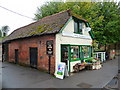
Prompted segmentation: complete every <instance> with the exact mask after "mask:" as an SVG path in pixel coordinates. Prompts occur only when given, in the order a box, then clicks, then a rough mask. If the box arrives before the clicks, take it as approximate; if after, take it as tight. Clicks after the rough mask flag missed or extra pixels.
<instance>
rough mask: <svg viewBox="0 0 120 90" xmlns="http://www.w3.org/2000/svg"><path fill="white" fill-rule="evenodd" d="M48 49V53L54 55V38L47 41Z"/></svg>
mask: <svg viewBox="0 0 120 90" xmlns="http://www.w3.org/2000/svg"><path fill="white" fill-rule="evenodd" d="M46 50H47V51H46V53H47V54H48V55H53V40H51V41H47V42H46Z"/></svg>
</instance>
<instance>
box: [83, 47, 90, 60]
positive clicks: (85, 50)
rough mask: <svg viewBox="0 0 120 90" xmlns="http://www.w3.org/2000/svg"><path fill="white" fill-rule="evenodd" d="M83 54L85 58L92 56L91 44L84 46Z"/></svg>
mask: <svg viewBox="0 0 120 90" xmlns="http://www.w3.org/2000/svg"><path fill="white" fill-rule="evenodd" d="M82 54H83V58H88V57H90V47H89V46H82Z"/></svg>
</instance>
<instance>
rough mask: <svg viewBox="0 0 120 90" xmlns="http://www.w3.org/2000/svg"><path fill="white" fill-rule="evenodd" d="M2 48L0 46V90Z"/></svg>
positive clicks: (0, 86) (0, 84)
mask: <svg viewBox="0 0 120 90" xmlns="http://www.w3.org/2000/svg"><path fill="white" fill-rule="evenodd" d="M1 61H2V46H1V45H0V89H1V88H2V68H1V67H2V62H1Z"/></svg>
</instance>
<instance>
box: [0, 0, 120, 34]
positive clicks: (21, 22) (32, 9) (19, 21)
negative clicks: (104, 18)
mask: <svg viewBox="0 0 120 90" xmlns="http://www.w3.org/2000/svg"><path fill="white" fill-rule="evenodd" d="M47 1H52V0H0V28H1V27H2V26H4V25H8V26H9V27H10V29H9V32H8V34H10V33H11V32H12V31H14V30H15V29H17V28H20V27H22V26H25V25H28V24H30V23H32V22H35V21H34V20H33V19H31V18H34V14H35V13H36V12H37V7H38V6H39V7H40V6H42V5H43V4H44V3H45V2H47ZM55 1H57V0H55ZM63 1H64V0H63ZM116 1H119V0H116ZM1 6H2V7H5V8H7V9H9V10H12V11H14V12H17V13H20V14H22V15H25V16H28V17H30V18H26V17H23V16H20V15H17V14H15V13H12V12H9V11H7V10H5V9H3V8H1Z"/></svg>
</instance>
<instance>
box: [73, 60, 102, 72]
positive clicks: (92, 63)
mask: <svg viewBox="0 0 120 90" xmlns="http://www.w3.org/2000/svg"><path fill="white" fill-rule="evenodd" d="M101 67H102V65H101V63H100V61H99V60H97V59H94V58H89V59H87V60H85V62H83V63H77V64H75V65H74V66H73V69H74V72H79V71H80V70H83V69H87V70H96V69H100V68H101Z"/></svg>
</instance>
